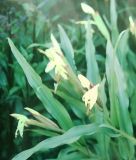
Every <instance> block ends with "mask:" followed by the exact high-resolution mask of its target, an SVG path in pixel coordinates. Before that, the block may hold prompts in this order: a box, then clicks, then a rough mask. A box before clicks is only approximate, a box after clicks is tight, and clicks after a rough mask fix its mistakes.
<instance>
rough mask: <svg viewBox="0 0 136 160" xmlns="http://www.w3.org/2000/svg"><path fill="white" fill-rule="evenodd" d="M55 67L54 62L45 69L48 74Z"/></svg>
mask: <svg viewBox="0 0 136 160" xmlns="http://www.w3.org/2000/svg"><path fill="white" fill-rule="evenodd" d="M54 67H55V64H54V63H53V61H50V62H49V63H48V64H47V66H46V68H45V72H46V73H48V72H50V71H51V70H52V69H53V68H54Z"/></svg>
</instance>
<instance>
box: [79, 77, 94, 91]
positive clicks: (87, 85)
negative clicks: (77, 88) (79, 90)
mask: <svg viewBox="0 0 136 160" xmlns="http://www.w3.org/2000/svg"><path fill="white" fill-rule="evenodd" d="M78 79H79V81H80V83H81V85H82V86H83V88H87V89H88V90H89V89H90V84H91V83H90V81H89V80H88V79H87V78H86V77H84V76H83V75H82V74H79V75H78Z"/></svg>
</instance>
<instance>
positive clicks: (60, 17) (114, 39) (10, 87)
mask: <svg viewBox="0 0 136 160" xmlns="http://www.w3.org/2000/svg"><path fill="white" fill-rule="evenodd" d="M81 2H85V3H86V4H89V5H90V6H92V7H93V8H94V9H95V10H97V11H98V12H99V13H100V15H101V17H102V18H103V20H104V22H105V24H106V27H107V28H108V32H109V33H110V37H111V42H110V41H109V39H108V38H107V36H105V33H103V30H102V25H101V26H100V25H99V22H98V25H96V26H95V27H93V30H94V32H95V33H94V34H92V32H91V30H92V26H90V25H89V24H86V25H84V24H80V23H81V22H80V23H78V24H77V22H79V21H84V20H86V21H89V20H90V15H87V14H85V13H84V12H83V11H82V9H81V5H80V3H81ZM110 5H111V6H110ZM134 6H135V1H133V0H120V1H116V8H115V10H114V1H113V0H112V1H108V0H107V1H106V0H101V1H99V0H97V1H96V0H92V1H89V0H86V1H82V0H74V1H72V0H69V1H67V0H55V1H54V0H30V1H29V2H28V1H25V0H21V1H16V0H1V1H0V22H1V23H0V113H1V116H0V126H1V132H0V138H1V144H3V145H1V146H0V159H11V158H13V157H14V156H15V155H16V154H17V153H19V152H21V151H23V150H25V149H27V148H31V147H32V146H35V145H36V144H38V143H39V142H41V141H42V140H44V139H46V138H48V137H53V136H56V135H58V134H57V133H56V132H55V133H54V132H49V133H48V132H47V131H48V130H43V129H42V130H40V129H36V128H35V127H32V128H31V127H30V128H26V130H25V133H24V137H23V139H22V138H20V137H19V136H18V137H17V138H16V139H15V136H14V135H15V129H16V125H17V122H16V121H15V120H14V119H13V118H12V117H10V116H9V115H10V114H11V113H19V114H23V115H26V116H28V117H30V118H31V114H30V113H29V112H27V111H25V110H24V108H25V107H30V108H33V109H34V110H36V111H38V112H39V113H41V114H43V115H44V116H46V117H48V118H49V119H51V120H53V121H54V122H55V123H57V120H55V118H56V114H55V112H53V109H52V111H50V109H47V108H46V110H45V108H44V105H47V106H48V105H50V102H46V99H45V101H44V98H43V99H42V98H41V99H40V100H41V101H42V102H43V101H44V102H43V104H42V103H41V102H40V100H39V99H38V98H37V97H36V95H35V93H34V92H35V90H36V89H35V87H36V85H34V84H33V83H34V82H33V81H31V80H29V83H30V85H31V87H32V88H34V90H33V89H32V88H31V87H30V86H29V83H28V82H27V79H29V78H28V77H27V78H26V77H25V75H24V72H23V70H22V69H21V67H20V65H21V62H20V63H19V64H20V65H19V64H18V62H17V61H16V60H15V58H14V56H13V54H12V52H11V50H10V46H9V44H8V41H7V37H9V38H10V39H12V41H13V42H14V43H15V45H16V47H17V48H18V49H19V51H20V52H21V54H22V55H23V56H24V57H25V59H26V60H27V62H29V64H31V66H32V67H33V68H34V70H35V71H36V73H38V75H40V76H41V78H42V82H43V84H46V87H48V88H49V90H48V89H47V88H46V95H50V94H51V92H52V91H53V89H54V87H53V83H54V82H55V80H54V79H53V78H52V75H51V74H45V72H44V70H45V66H46V65H47V63H48V58H46V57H45V56H43V55H42V54H40V53H39V51H38V48H40V49H43V50H45V49H48V48H49V47H50V46H51V40H50V34H51V33H53V34H54V35H55V37H56V38H57V39H58V41H59V36H60V41H59V42H60V44H61V48H62V50H63V51H64V53H65V57H66V59H67V61H68V62H69V64H70V65H71V64H72V63H73V62H71V63H70V59H69V54H70V53H71V54H73V52H74V59H75V64H76V68H77V70H78V72H77V71H75V72H77V73H82V74H83V75H85V76H87V78H88V79H89V80H90V81H91V82H92V83H94V84H96V83H98V82H100V81H101V80H102V84H101V85H102V86H103V85H104V83H105V86H106V87H105V91H106V97H104V95H105V94H104V93H102V94H101V95H103V96H102V98H100V99H102V100H103V102H102V103H103V104H102V106H103V111H100V110H99V105H98V106H96V108H95V109H94V110H93V114H91V117H89V118H88V117H86V116H85V108H84V107H85V106H84V103H83V102H82V100H81V95H82V92H81V93H80V92H77V91H76V89H78V88H79V89H80V87H79V86H80V84H79V82H77V79H76V78H75V79H76V82H77V83H75V81H74V82H69V83H68V84H65V82H63V83H62V84H61V85H60V88H59V89H58V91H57V92H56V94H55V98H56V99H57V100H56V99H55V100H54V99H53V98H52V99H51V100H52V102H54V104H53V103H52V105H51V106H55V105H56V104H57V105H58V106H59V107H60V106H61V104H62V105H64V106H65V107H64V108H65V109H66V112H65V111H64V113H65V114H66V116H64V117H65V118H66V117H68V115H70V117H71V119H72V122H70V121H71V120H69V118H66V122H67V124H68V125H67V126H65V124H63V123H61V121H63V120H60V121H58V123H59V122H60V123H59V125H60V126H61V128H62V129H64V130H67V129H69V128H72V126H74V127H75V128H74V127H73V128H72V129H71V130H69V132H68V133H67V132H66V133H65V134H63V136H64V139H65V137H66V138H67V135H68V136H69V137H73V139H71V140H70V139H69V141H71V143H72V142H75V139H76V138H77V137H76V136H79V137H82V135H88V134H89V133H90V135H89V137H91V138H89V140H88V139H87V138H86V136H85V139H84V138H81V139H80V140H79V143H80V144H82V145H79V144H76V143H73V145H75V146H72V145H70V146H71V148H70V147H67V145H64V146H62V147H61V146H59V144H57V145H58V146H59V147H57V148H55V149H50V150H49V149H48V148H44V149H45V150H47V151H45V152H42V153H41V154H36V155H35V157H34V158H32V159H43V158H44V159H45V158H46V159H53V158H54V159H55V158H57V157H58V159H66V157H68V155H69V156H71V157H68V158H69V159H72V157H73V159H75V157H78V156H79V157H78V159H79V158H80V159H83V158H84V159H85V157H84V154H81V152H79V151H77V148H80V147H81V149H80V151H82V152H84V150H85V152H86V150H87V149H84V148H86V146H90V145H92V146H93V145H94V146H93V147H91V148H90V150H91V151H89V152H91V153H89V154H91V156H92V157H93V158H94V159H98V158H99V157H101V158H103V159H128V158H129V159H134V157H135V147H134V146H133V144H132V141H133V142H134V143H135V139H134V140H133V137H129V138H128V137H127V138H125V139H124V137H122V136H121V137H119V138H117V139H116V138H111V139H109V138H108V137H107V136H106V137H105V136H104V135H103V134H104V133H103V131H101V133H102V134H101V135H100V136H99V133H98V134H97V133H96V134H95V135H93V136H91V134H93V132H97V129H98V128H97V127H98V126H96V125H95V124H93V123H94V122H97V124H98V125H99V124H102V123H103V121H104V123H106V124H109V121H110V124H111V125H112V126H114V127H115V128H116V129H119V131H116V130H114V131H113V130H112V131H111V130H110V129H107V128H108V127H107V126H103V128H104V131H105V132H106V133H108V134H109V135H110V136H111V137H116V136H117V137H118V134H121V135H122V134H125V133H127V134H128V135H129V136H134V137H135V136H136V135H135V129H136V126H135V125H136V120H135V114H136V107H135V101H136V92H135V79H136V77H135V70H136V64H135V58H136V55H135V51H136V48H135V43H136V40H135V33H136V30H135V16H136V12H135V7H134ZM129 16H132V18H133V20H134V26H130V21H129ZM124 17H125V18H124ZM93 18H94V19H95V17H93ZM116 18H117V19H116ZM82 23H83V22H82ZM58 24H60V25H61V26H62V27H63V28H64V30H65V31H66V33H65V32H64V30H63V28H62V27H61V26H59V27H58ZM128 28H129V29H128ZM126 29H128V30H126ZM124 30H125V31H124ZM122 31H123V32H122ZM119 33H121V34H119ZM65 34H66V35H65ZM67 35H68V37H69V39H70V42H69V40H68V39H67ZM103 35H104V36H103ZM105 37H106V38H105ZM107 41H108V43H107V44H106V42H107ZM66 44H67V45H66ZM71 44H72V45H71ZM72 46H73V48H74V49H72ZM106 48H107V49H106ZM13 50H14V49H13ZM90 51H91V52H90ZM13 52H14V51H13ZM114 52H115V53H114ZM111 53H112V54H111ZM90 54H91V57H92V59H90ZM114 54H115V55H116V57H114ZM18 61H19V60H18ZM73 65H74V64H73ZM26 66H27V64H26ZM71 67H73V66H72V65H71ZM28 68H29V66H28V67H27V69H26V70H28ZM73 68H74V67H73ZM23 69H25V67H23ZM73 70H74V69H73ZM75 70H76V69H75ZM30 72H31V69H30ZM30 72H29V73H26V75H29V74H30ZM77 73H76V76H77ZM71 74H74V73H73V72H72V73H71ZM32 76H34V75H32ZM72 76H74V75H72ZM105 76H106V79H103V78H104V77H105ZM38 79H39V77H38ZM35 83H36V84H37V82H35ZM38 83H40V81H38ZM71 83H72V85H73V86H74V88H75V90H72V89H71V90H70V88H71V87H69V86H71ZM32 84H33V85H32ZM101 92H104V90H101ZM47 93H48V94H47ZM36 94H37V95H38V94H39V93H36ZM53 95H54V93H53ZM38 96H39V95H38ZM40 96H41V95H40ZM46 98H47V97H46ZM106 99H107V100H106ZM70 102H71V103H70ZM77 106H78V107H79V109H77ZM118 106H119V107H118ZM59 107H58V108H59ZM54 108H55V107H54ZM62 108H63V106H62ZM62 110H63V109H62ZM47 111H48V112H47ZM51 112H52V114H51ZM56 112H57V110H56ZM67 112H68V115H67ZM60 113H61V111H60V112H58V114H60ZM62 115H63V114H62ZM109 115H110V116H109ZM65 118H64V119H65ZM58 123H57V124H58ZM90 123H92V124H91V125H90V126H83V127H84V129H85V127H86V129H85V130H84V132H83V133H81V134H80V135H73V133H75V130H76V131H78V130H79V133H80V129H81V128H82V126H81V128H78V127H77V128H76V126H78V125H83V124H84V125H87V124H90ZM88 128H89V133H88ZM30 129H31V131H30ZM91 130H92V132H91ZM107 130H108V131H107ZM109 130H110V131H109ZM81 131H82V130H81ZM121 131H122V132H123V133H122V132H121ZM120 132H121V133H120ZM112 134H113V135H112ZM74 136H75V137H74ZM110 136H109V137H110ZM79 137H78V139H79ZM74 138H75V139H74ZM128 139H129V140H128ZM53 140H54V139H53ZM53 140H52V139H51V142H52V141H53ZM103 140H104V141H105V142H103ZM55 141H57V140H55ZM109 141H110V142H109ZM51 142H50V141H49V142H48V141H47V142H45V144H44V145H45V146H46V145H47V146H48V145H51V144H52V146H50V148H54V147H53V146H55V145H56V144H54V143H53V142H52V143H51ZM58 142H61V139H58ZM67 143H70V142H67V141H64V142H63V141H62V144H67ZM85 143H87V144H85ZM110 143H111V144H110ZM109 145H110V146H111V148H110V149H109V150H108V153H109V154H108V155H107V149H108V147H109ZM103 146H104V147H103ZM116 146H118V147H119V148H118V149H117V147H116ZM124 146H126V147H124ZM82 147H83V148H82ZM75 148H76V149H75ZM124 148H125V149H124ZM79 153H80V154H79ZM92 153H94V154H92ZM120 153H122V154H120ZM86 154H87V156H86V158H88V153H85V155H86ZM95 154H96V155H97V156H98V157H97V156H96V155H95ZM113 155H114V156H115V157H114V156H113ZM129 155H130V157H128V156H129ZM23 158H24V157H23Z"/></svg>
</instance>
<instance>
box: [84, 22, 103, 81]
mask: <svg viewBox="0 0 136 160" xmlns="http://www.w3.org/2000/svg"><path fill="white" fill-rule="evenodd" d="M85 29H86V43H85V56H86V62H87V78H88V79H89V80H90V81H91V82H92V83H94V84H96V83H98V82H100V75H99V69H98V64H97V61H96V56H95V46H94V44H93V39H92V38H93V36H92V31H91V25H90V24H89V22H88V23H87V24H86V25H85Z"/></svg>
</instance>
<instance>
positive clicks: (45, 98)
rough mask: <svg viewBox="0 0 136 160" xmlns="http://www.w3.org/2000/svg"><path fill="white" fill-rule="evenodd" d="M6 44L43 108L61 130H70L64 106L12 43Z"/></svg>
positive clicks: (70, 125)
mask: <svg viewBox="0 0 136 160" xmlns="http://www.w3.org/2000/svg"><path fill="white" fill-rule="evenodd" d="M8 42H9V45H10V47H11V50H12V52H13V54H14V56H15V57H16V59H17V61H18V63H19V64H20V66H21V67H22V69H23V71H24V73H25V75H26V77H27V80H28V82H29V84H30V85H31V87H32V88H33V89H34V91H35V93H36V95H37V97H38V98H39V99H40V100H41V101H42V103H43V105H44V107H45V108H46V109H47V111H48V112H49V113H50V114H51V115H52V116H53V117H54V118H55V119H56V120H57V121H58V123H59V125H60V126H61V127H62V128H63V129H66V130H67V129H69V128H71V127H72V120H71V118H70V116H69V114H68V112H67V111H66V109H65V108H64V106H63V105H62V104H61V103H60V102H59V101H58V100H56V99H55V98H54V97H53V95H52V93H51V91H50V90H49V88H48V87H46V86H45V85H44V84H43V83H42V80H41V78H40V76H39V75H38V74H37V73H36V72H35V71H34V70H33V68H32V67H31V66H30V65H29V64H28V62H27V61H26V60H25V58H24V57H23V56H22V55H21V53H20V52H19V51H18V50H17V48H16V47H15V45H14V44H13V42H12V41H11V40H10V39H8Z"/></svg>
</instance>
